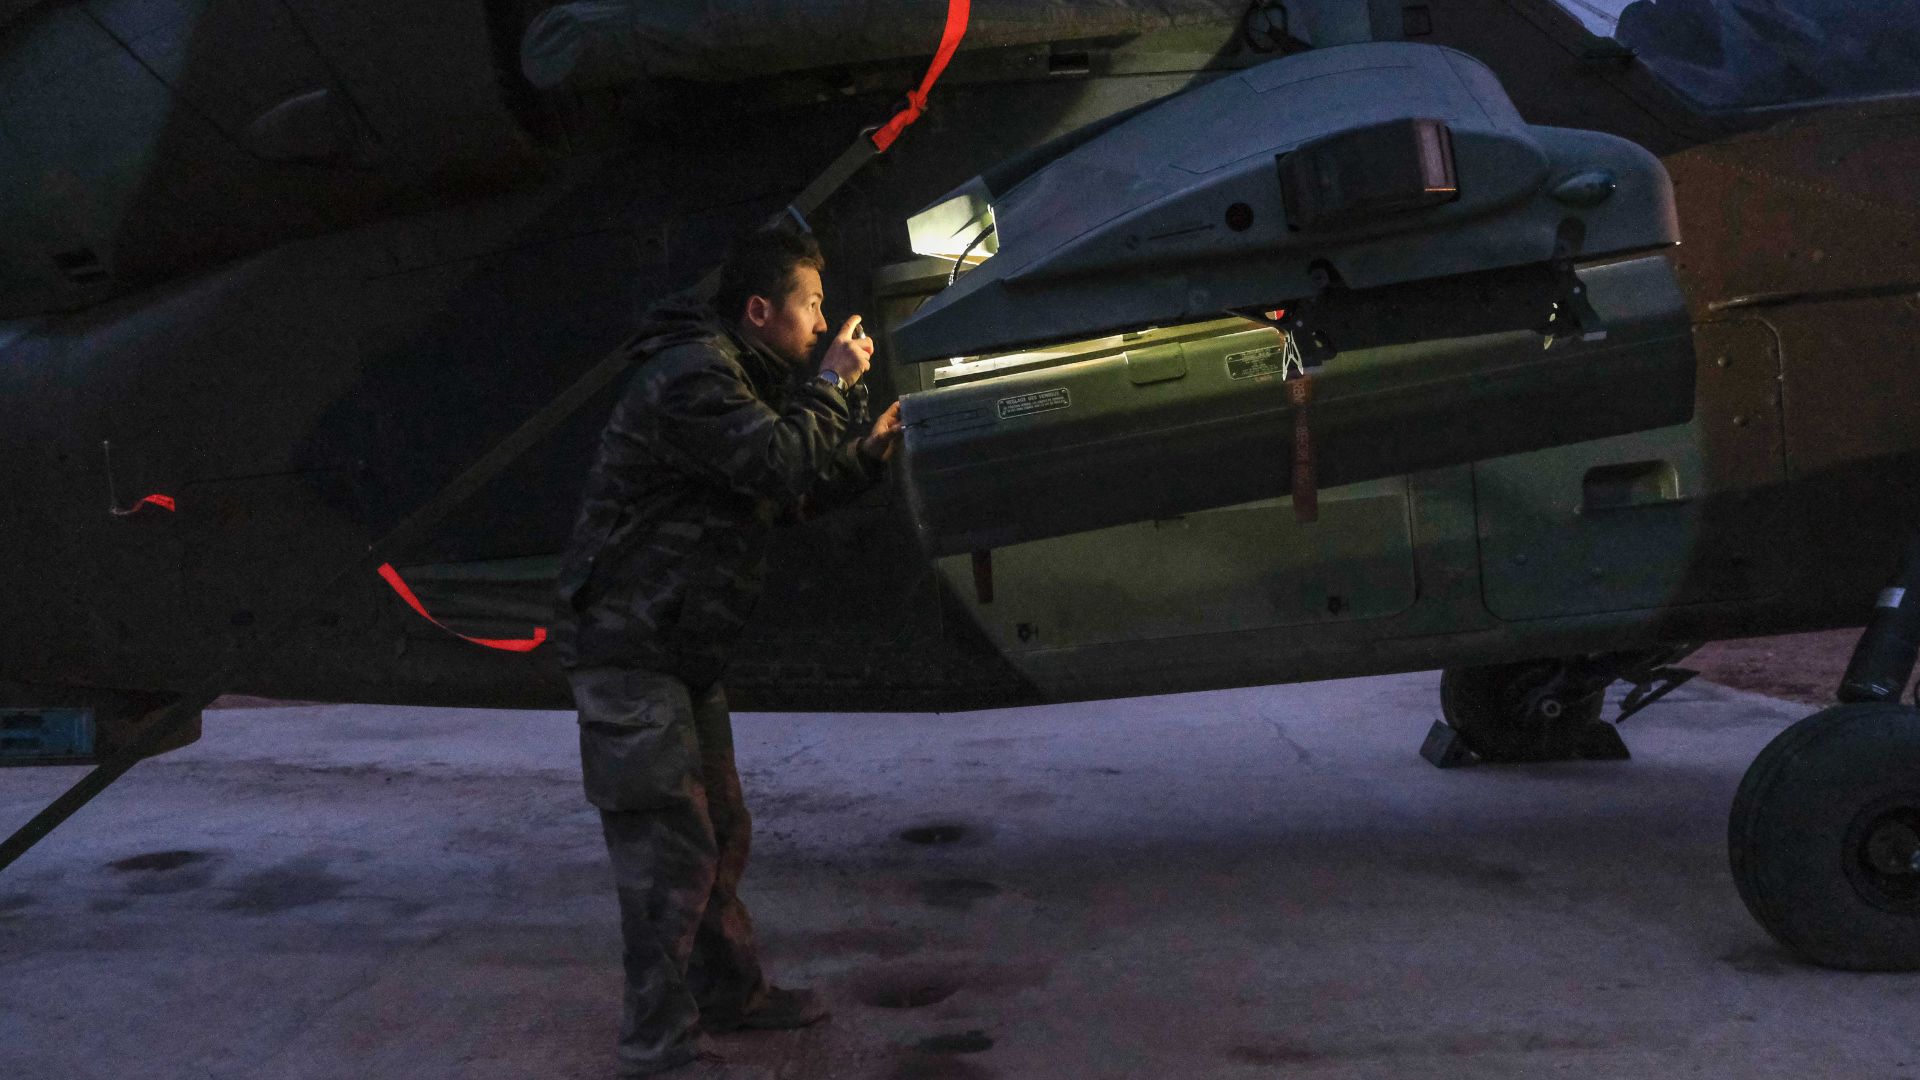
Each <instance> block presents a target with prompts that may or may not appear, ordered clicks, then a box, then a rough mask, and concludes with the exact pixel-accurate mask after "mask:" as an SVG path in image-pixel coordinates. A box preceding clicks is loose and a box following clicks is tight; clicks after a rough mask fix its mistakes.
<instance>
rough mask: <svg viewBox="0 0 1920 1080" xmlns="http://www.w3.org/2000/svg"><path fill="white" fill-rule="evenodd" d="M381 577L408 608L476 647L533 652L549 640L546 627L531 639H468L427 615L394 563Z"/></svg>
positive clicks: (539, 628)
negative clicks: (401, 577)
mask: <svg viewBox="0 0 1920 1080" xmlns="http://www.w3.org/2000/svg"><path fill="white" fill-rule="evenodd" d="M380 576H381V577H382V578H385V579H386V582H387V584H388V585H391V586H393V591H394V592H397V593H399V594H400V599H402V600H405V601H406V602H407V606H408V607H410V608H412V609H413V610H415V611H417V612H419V613H420V617H421V618H423V619H425V620H427V621H428V622H430V623H432V624H433V625H435V626H437V627H439V628H440V629H442V630H445V631H446V632H447V633H449V634H452V635H453V636H454V637H457V638H459V639H460V640H462V641H471V642H473V643H474V644H475V645H484V646H486V647H487V648H489V649H499V650H501V651H502V652H532V651H533V650H535V649H537V648H539V647H540V646H541V644H542V643H543V642H545V641H546V640H547V628H546V627H544V626H536V627H534V628H533V636H532V637H530V638H514V639H507V640H503V639H495V638H476V637H468V636H467V635H465V634H462V633H460V632H459V631H458V630H454V629H451V628H449V627H448V626H447V624H445V623H443V622H441V621H440V620H439V619H436V618H434V617H433V616H431V615H429V614H427V608H426V605H424V604H422V603H421V602H420V598H419V597H417V596H415V595H413V590H412V589H409V588H407V583H406V582H405V581H402V580H401V579H400V571H398V570H395V569H394V568H393V564H392V563H381V564H380Z"/></svg>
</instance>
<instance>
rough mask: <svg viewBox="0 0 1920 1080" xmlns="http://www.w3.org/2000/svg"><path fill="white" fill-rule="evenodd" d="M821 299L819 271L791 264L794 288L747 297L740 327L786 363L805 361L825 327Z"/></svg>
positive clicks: (825, 329)
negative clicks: (773, 294) (772, 294)
mask: <svg viewBox="0 0 1920 1080" xmlns="http://www.w3.org/2000/svg"><path fill="white" fill-rule="evenodd" d="M824 299H826V297H825V295H824V294H823V293H822V291H821V286H820V271H818V270H815V269H814V268H813V267H811V266H797V267H794V270H793V288H791V289H789V290H787V295H786V296H785V297H783V298H781V299H778V300H770V299H768V298H766V297H763V296H755V297H751V298H749V299H748V300H747V310H746V317H745V319H744V320H742V321H743V324H744V325H743V327H742V328H743V329H745V330H747V331H749V332H750V333H752V334H753V336H754V337H756V338H758V339H759V340H760V343H761V344H762V345H765V346H766V347H767V348H769V349H771V350H773V352H774V353H775V354H776V355H778V356H780V357H781V358H782V359H784V360H786V361H787V362H788V363H790V364H794V365H799V364H804V363H806V362H807V360H808V358H810V357H811V356H812V355H813V346H814V344H815V343H816V342H818V341H819V340H820V335H821V334H824V333H826V331H827V320H826V316H824V315H822V314H821V312H820V304H821V301H823V300H824Z"/></svg>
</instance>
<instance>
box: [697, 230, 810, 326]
mask: <svg viewBox="0 0 1920 1080" xmlns="http://www.w3.org/2000/svg"><path fill="white" fill-rule="evenodd" d="M802 266H811V267H813V268H814V270H816V271H818V270H824V269H826V266H827V259H826V256H824V255H822V254H821V253H820V242H819V241H818V240H815V239H814V238H813V234H812V233H804V232H798V231H796V230H793V229H789V228H785V227H775V228H771V229H755V230H754V231H753V232H750V233H747V234H746V235H745V236H742V237H740V239H738V240H736V241H734V243H733V246H732V247H731V248H730V249H728V251H727V262H726V265H725V266H723V267H721V269H720V289H719V291H718V292H716V293H715V294H714V297H713V308H714V310H715V311H717V312H719V314H720V317H721V318H723V319H739V318H741V317H742V316H743V315H745V314H746V308H747V300H748V299H749V298H751V297H755V296H764V297H766V298H767V299H768V300H775V301H778V300H784V299H786V297H787V294H788V293H790V292H792V291H793V286H794V281H793V278H794V271H796V270H798V269H799V268H801V267H802Z"/></svg>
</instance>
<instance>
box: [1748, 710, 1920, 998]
mask: <svg viewBox="0 0 1920 1080" xmlns="http://www.w3.org/2000/svg"><path fill="white" fill-rule="evenodd" d="M1727 848H1728V855H1729V857H1730V859H1731V861H1732V864H1733V880H1734V884H1735V885H1737V886H1739V889H1740V899H1741V900H1743V901H1745V902H1746V905H1747V910H1748V911H1750V912H1752V913H1753V917H1754V918H1755V919H1757V920H1759V922H1760V925H1761V926H1763V927H1765V928H1766V930H1767V932H1768V933H1770V934H1772V935H1773V936H1774V937H1775V938H1776V939H1777V940H1779V942H1780V944H1782V945H1785V946H1786V947H1787V948H1788V949H1791V950H1792V951H1793V952H1795V953H1797V954H1799V955H1800V956H1801V957H1803V958H1805V959H1807V960H1809V961H1812V962H1813V963H1816V964H1820V965H1822V966H1824V967H1833V968H1845V969H1848V970H1852V971H1913V970H1920V709H1915V708H1914V707H1912V706H1908V705H1900V704H1897V703H1893V702H1871V703H1865V704H1857V705H1839V706H1835V707H1834V708H1831V709H1827V710H1826V711H1824V712H1818V713H1815V714H1813V715H1812V716H1809V717H1807V718H1806V719H1805V720H1802V721H1800V722H1799V723H1797V724H1795V725H1793V726H1792V727H1790V728H1788V729H1787V730H1786V731H1784V732H1782V733H1781V734H1780V735H1779V736H1778V737H1777V738H1775V739H1774V740H1773V742H1771V743H1769V744H1767V748H1766V749H1765V750H1762V751H1761V752H1760V756H1759V757H1757V758H1755V759H1754V762H1753V766H1752V767H1751V768H1749V769H1748V770H1747V775H1746V778H1745V779H1743V780H1742V781H1741V782H1740V790H1739V793H1738V794H1736V795H1735V796H1734V799H1733V814H1732V817H1731V818H1730V820H1729V821H1728V826H1727Z"/></svg>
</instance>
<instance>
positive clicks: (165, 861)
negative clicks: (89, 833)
mask: <svg viewBox="0 0 1920 1080" xmlns="http://www.w3.org/2000/svg"><path fill="white" fill-rule="evenodd" d="M207 858H208V855H207V853H206V852H204V851H151V852H148V853H147V854H145V855H134V856H131V857H129V858H125V859H116V860H115V861H113V862H110V863H108V864H107V866H108V868H109V869H113V870H118V871H120V872H121V873H123V874H127V873H149V872H164V871H167V870H178V869H180V868H181V867H183V866H192V865H193V864H194V863H200V862H206V861H207Z"/></svg>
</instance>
